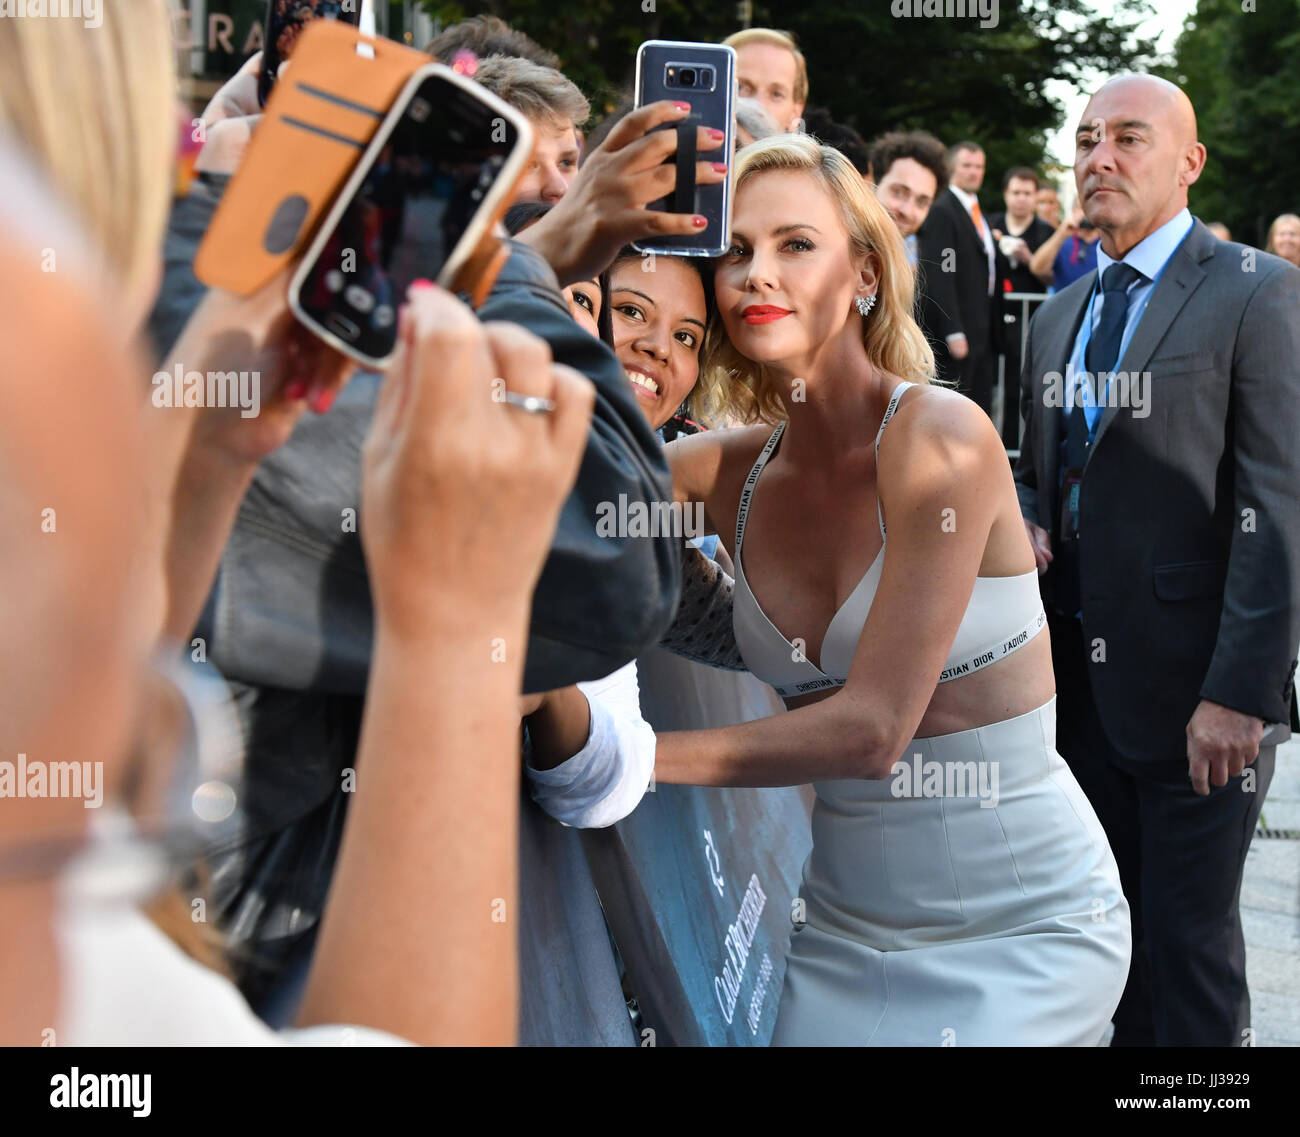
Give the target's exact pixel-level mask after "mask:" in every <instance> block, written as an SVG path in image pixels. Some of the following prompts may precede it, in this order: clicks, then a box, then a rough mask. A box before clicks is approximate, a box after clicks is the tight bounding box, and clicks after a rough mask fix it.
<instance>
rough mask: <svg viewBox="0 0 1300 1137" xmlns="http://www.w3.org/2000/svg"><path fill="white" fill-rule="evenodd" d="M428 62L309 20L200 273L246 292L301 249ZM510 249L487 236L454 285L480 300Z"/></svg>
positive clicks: (216, 284) (225, 200)
mask: <svg viewBox="0 0 1300 1137" xmlns="http://www.w3.org/2000/svg"><path fill="white" fill-rule="evenodd" d="M362 41H364V42H365V43H367V44H370V45H372V46H373V48H374V58H373V59H369V58H366V57H364V56H360V55H358V54H357V44H358V43H360V42H362ZM432 62H433V60H432V58H431V57H430V56H428V55H426V54H425V53H424V52H422V51H416V50H415V49H414V48H410V47H406V46H405V45H403V44H399V43H394V42H393V41H392V40H386V39H371V38H369V37H368V36H362V35H361V33H360V32H359V31H358V30H357V29H356V28H354V27H352V26H351V25H349V24H343V23H339V22H337V21H334V20H314V21H312V23H311V24H310V25H309V26H308V27H307V29H306V30H305V31H304V32H303V34H302V36H301V38H300V39H299V40H298V43H297V45H296V46H295V48H294V52H293V62H292V65H291V66H290V67H289V68H287V70H286V71H285V72H284V75H283V77H282V78H280V79H279V81H277V83H276V85H275V87H274V88H273V90H272V91H271V97H270V98H269V99H268V100H267V102H266V108H265V111H264V114H263V117H262V121H261V123H260V124H259V125H258V126H257V127H256V129H255V130H254V131H253V137H252V140H251V141H250V143H249V145H248V149H247V151H246V152H245V154H244V159H243V162H242V163H241V164H240V167H239V169H238V170H237V171H236V172H235V175H234V177H233V178H231V181H230V184H229V186H227V187H226V192H225V194H224V195H223V197H222V200H221V204H220V206H219V207H218V209H217V211H216V214H215V215H214V216H213V218H212V223H211V225H210V226H209V227H208V231H207V234H206V235H205V236H204V238H203V243H202V245H200V247H199V251H198V255H197V257H196V258H195V261H194V273H195V275H196V276H197V277H198V278H199V280H201V281H202V282H203V283H204V284H206V285H208V286H209V287H212V288H221V289H224V290H226V291H227V292H233V293H236V294H237V295H240V296H250V295H252V294H253V293H254V292H256V291H257V290H258V289H260V288H262V287H264V286H265V285H266V284H267V283H268V282H269V281H270V280H272V279H273V278H274V277H275V275H276V273H278V272H280V271H281V270H282V269H284V268H285V267H286V266H287V265H288V264H289V263H290V262H291V261H292V260H293V259H294V258H295V257H296V256H298V255H299V254H300V253H301V252H302V251H303V250H304V249H305V248H306V246H307V244H308V243H309V241H310V240H311V238H312V236H313V234H314V233H315V231H316V228H317V226H318V225H319V224H320V222H321V220H322V218H323V217H324V215H325V214H326V213H328V212H329V209H330V207H331V206H332V205H333V203H334V199H335V197H336V196H337V195H338V193H339V190H340V189H341V188H342V186H343V184H344V183H345V182H346V181H347V179H348V177H349V176H350V175H351V173H352V171H353V170H354V169H355V168H356V164H357V162H358V161H359V160H360V158H361V156H362V155H363V154H364V153H365V150H366V147H367V146H369V144H370V141H371V139H372V138H373V137H374V135H375V132H376V131H377V130H378V129H379V126H380V124H381V123H382V122H383V121H384V119H385V117H386V116H387V114H388V111H389V109H390V108H391V107H392V105H393V103H394V101H395V100H396V99H397V96H398V95H399V94H400V93H401V91H402V88H403V87H404V86H405V85H406V83H407V81H408V80H409V79H410V77H411V76H412V74H414V73H415V71H417V70H418V69H419V68H420V67H423V66H424V65H425V64H428V63H432ZM489 228H490V227H489ZM507 255H508V250H507V249H506V248H505V247H504V246H503V245H502V244H501V242H500V241H498V240H497V239H496V238H495V237H493V236H491V235H490V234H489V236H488V237H485V239H484V241H483V242H482V243H481V244H480V246H479V248H478V249H476V250H475V253H474V254H473V255H472V256H471V257H470V258H469V260H468V261H467V262H466V264H465V267H464V269H463V270H462V271H461V272H460V273H459V275H458V277H457V280H456V282H455V285H454V287H455V288H457V289H459V290H463V291H467V292H470V293H471V297H472V299H473V302H474V303H475V305H478V304H481V303H482V302H483V300H485V299H486V298H487V293H488V292H489V291H490V290H491V287H492V281H493V280H494V279H495V278H496V273H497V271H499V269H500V267H501V265H502V264H504V263H505V259H506V256H507Z"/></svg>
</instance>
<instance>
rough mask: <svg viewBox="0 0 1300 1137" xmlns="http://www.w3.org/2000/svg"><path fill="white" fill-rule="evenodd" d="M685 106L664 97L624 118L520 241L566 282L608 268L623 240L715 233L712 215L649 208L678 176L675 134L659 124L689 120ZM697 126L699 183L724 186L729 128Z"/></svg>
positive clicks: (588, 276) (588, 156)
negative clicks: (567, 188)
mask: <svg viewBox="0 0 1300 1137" xmlns="http://www.w3.org/2000/svg"><path fill="white" fill-rule="evenodd" d="M680 107H681V109H679V106H678V104H676V103H675V102H674V101H671V100H668V101H661V102H657V103H651V104H650V105H649V106H645V107H641V108H640V109H639V110H634V111H632V113H631V114H628V115H626V116H624V117H623V118H622V119H621V120H620V121H619V122H618V124H617V125H616V126H615V127H614V129H613V130H611V131H610V132H609V134H608V135H607V136H606V138H605V140H604V141H603V142H602V143H601V144H600V145H599V146H597V147H596V148H595V149H594V150H591V151H589V152H588V153H587V155H586V156H585V157H584V159H583V162H582V165H581V166H580V167H579V168H578V176H577V177H576V178H574V179H573V184H572V185H571V186H570V187H569V192H568V193H566V194H565V195H564V196H563V197H562V198H561V199H560V200H559V201H558V202H557V203H556V205H555V207H554V208H553V209H552V210H551V211H550V213H548V214H547V215H546V216H545V217H543V218H542V219H541V220H540V221H538V222H537V223H536V224H535V225H532V226H530V227H529V228H528V229H526V230H525V231H524V232H523V233H521V234H519V237H518V238H517V239H518V240H520V241H522V242H523V243H524V244H527V245H531V246H532V247H533V248H535V249H536V250H537V251H538V252H539V253H541V254H542V256H543V257H544V258H545V259H546V261H547V263H548V264H550V266H551V268H553V269H554V270H555V275H556V277H557V278H558V279H559V282H560V286H561V287H566V286H568V285H570V284H573V283H575V282H576V281H579V280H591V279H593V278H594V277H595V276H596V275H597V274H599V273H601V272H604V270H605V269H607V268H608V267H609V265H610V262H611V261H613V259H614V258H615V257H616V256H617V255H618V251H619V250H620V249H621V248H623V246H625V245H630V244H633V243H636V242H640V241H645V240H651V239H654V240H660V239H662V238H665V237H673V236H682V237H692V236H697V235H699V234H700V233H706V234H707V233H708V232H709V229H708V225H709V220H708V218H706V217H703V216H699V217H698V219H697V215H695V214H690V213H663V212H659V211H655V212H651V211H650V210H649V209H647V206H648V205H649V204H650V203H651V202H653V201H655V200H657V199H660V198H662V197H663V196H664V194H665V193H666V192H669V191H671V190H672V189H673V186H674V184H675V181H676V177H677V167H676V164H675V162H674V161H673V156H674V155H675V154H676V151H677V134H676V132H675V130H660V129H657V128H658V127H660V126H662V125H665V124H667V125H669V126H675V125H676V124H677V123H679V122H681V121H683V120H684V119H685V118H686V116H687V115H689V114H690V108H689V106H688V105H687V104H685V103H682V104H680ZM693 129H694V139H693V141H694V145H695V150H696V153H697V161H696V163H695V184H696V185H697V186H711V185H719V184H721V183H722V182H724V181H726V180H727V178H728V177H729V176H730V174H729V173H728V162H729V160H730V158H731V151H730V150H729V149H724V143H725V141H726V136H725V132H724V131H722V130H715V129H711V128H708V127H704V126H696V127H694V128H693ZM715 162H716V164H715ZM719 167H720V168H719ZM701 222H703V223H702V224H701ZM638 247H640V246H639V245H638Z"/></svg>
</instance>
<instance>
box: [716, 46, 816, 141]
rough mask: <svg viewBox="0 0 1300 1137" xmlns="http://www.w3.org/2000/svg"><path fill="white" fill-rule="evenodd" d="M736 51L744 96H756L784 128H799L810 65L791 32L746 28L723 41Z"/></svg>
mask: <svg viewBox="0 0 1300 1137" xmlns="http://www.w3.org/2000/svg"><path fill="white" fill-rule="evenodd" d="M722 42H723V43H724V44H726V45H727V46H728V47H730V48H734V49H735V52H736V83H737V85H738V87H739V92H740V97H741V98H742V99H757V100H758V101H759V102H760V103H762V104H763V108H764V109H765V110H766V111H767V112H768V114H770V115H771V116H772V117H773V118H774V119H775V120H776V122H777V124H778V125H779V126H780V127H781V129H782V130H798V129H799V128H800V124H801V120H802V118H803V108H804V105H805V104H806V103H807V102H808V65H807V63H806V62H805V61H804V57H803V52H801V51H800V50H799V48H798V46H797V45H796V44H795V42H794V36H792V35H791V34H790V33H789V32H779V31H777V30H776V29H774V28H745V29H744V30H743V31H739V32H736V33H735V34H734V35H729V36H728V37H727V38H726V39H724V40H723V41H722Z"/></svg>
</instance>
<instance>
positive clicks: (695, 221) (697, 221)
mask: <svg viewBox="0 0 1300 1137" xmlns="http://www.w3.org/2000/svg"><path fill="white" fill-rule="evenodd" d="M708 223H709V219H708V218H707V217H701V216H700V215H699V214H698V213H697V214H696V215H695V216H694V217H692V218H691V224H692V225H694V226H695V228H697V229H703V228H704V227H705V226H706V225H707V224H708Z"/></svg>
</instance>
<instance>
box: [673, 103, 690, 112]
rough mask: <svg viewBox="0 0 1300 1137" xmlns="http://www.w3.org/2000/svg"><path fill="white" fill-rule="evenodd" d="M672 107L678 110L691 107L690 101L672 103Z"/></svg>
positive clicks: (685, 109) (686, 109)
mask: <svg viewBox="0 0 1300 1137" xmlns="http://www.w3.org/2000/svg"><path fill="white" fill-rule="evenodd" d="M673 108H674V109H675V110H679V111H688V110H690V109H691V104H690V103H673Z"/></svg>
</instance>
